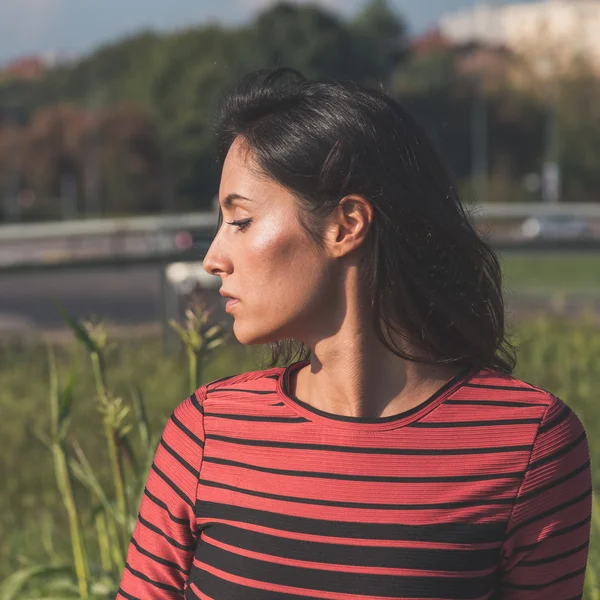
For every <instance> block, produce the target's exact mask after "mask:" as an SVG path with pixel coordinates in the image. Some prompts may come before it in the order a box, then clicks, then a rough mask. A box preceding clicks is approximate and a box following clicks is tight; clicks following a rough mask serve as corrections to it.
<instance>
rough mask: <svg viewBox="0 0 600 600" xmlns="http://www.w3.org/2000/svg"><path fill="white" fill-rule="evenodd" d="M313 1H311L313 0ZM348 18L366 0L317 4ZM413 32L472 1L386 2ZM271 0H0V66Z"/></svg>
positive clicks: (239, 17) (233, 17)
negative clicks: (17, 59)
mask: <svg viewBox="0 0 600 600" xmlns="http://www.w3.org/2000/svg"><path fill="white" fill-rule="evenodd" d="M296 1H297V2H302V1H305V0H296ZM313 1H314V0H313ZM316 1H317V3H318V4H321V5H322V6H324V7H327V8H330V9H333V10H335V11H337V12H339V13H340V14H343V15H348V16H349V15H351V14H353V13H354V12H355V11H356V10H358V9H359V8H360V6H361V5H363V4H364V1H365V0H316ZM390 2H391V3H392V4H393V5H394V7H395V8H396V9H397V10H398V11H399V12H400V14H402V15H403V16H404V17H405V18H406V20H407V22H408V24H409V27H410V29H411V31H412V32H413V33H418V32H421V31H423V30H426V29H427V28H429V27H431V26H432V25H434V24H435V22H436V20H437V18H438V17H439V16H440V15H441V14H443V13H445V12H451V11H453V10H456V9H458V8H461V7H465V6H466V7H468V6H469V5H470V4H472V3H473V2H474V0H390ZM271 3H272V0H0V63H6V62H7V61H9V60H12V59H14V58H16V57H19V56H23V55H27V54H33V53H43V52H60V53H66V54H73V55H80V54H82V53H86V52H89V51H90V50H92V49H94V48H95V47H97V46H100V45H102V44H103V43H105V42H107V41H111V40H114V39H117V38H119V37H122V36H124V35H127V34H131V33H133V32H135V31H137V30H140V29H148V28H151V29H158V30H170V29H176V28H180V27H185V26H189V25H194V24H198V23H202V22H206V21H209V20H212V21H215V20H218V21H220V22H222V23H225V24H234V23H242V22H244V21H247V20H248V19H250V18H251V17H252V14H253V13H254V12H255V11H256V10H259V9H262V8H265V7H266V6H267V5H269V4H271Z"/></svg>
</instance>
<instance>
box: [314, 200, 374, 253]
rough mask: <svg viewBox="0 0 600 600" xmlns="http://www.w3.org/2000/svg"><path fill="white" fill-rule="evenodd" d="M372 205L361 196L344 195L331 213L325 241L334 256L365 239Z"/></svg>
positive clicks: (371, 219)
mask: <svg viewBox="0 0 600 600" xmlns="http://www.w3.org/2000/svg"><path fill="white" fill-rule="evenodd" d="M373 212H374V211H373V206H372V205H371V203H370V202H369V201H368V200H367V199H365V198H364V197H363V196H357V195H354V194H353V195H350V196H345V197H344V198H342V199H341V200H340V202H339V204H338V205H337V206H336V208H335V210H334V211H333V212H332V213H331V215H330V217H329V219H330V222H329V225H328V227H327V230H326V235H325V241H326V244H327V247H328V248H329V251H330V252H331V254H332V255H333V256H335V257H341V256H345V255H346V254H349V253H350V252H352V251H353V250H356V249H357V248H359V247H360V246H361V245H362V244H363V243H364V241H365V239H366V237H367V235H368V233H369V230H370V228H371V223H372V222H373Z"/></svg>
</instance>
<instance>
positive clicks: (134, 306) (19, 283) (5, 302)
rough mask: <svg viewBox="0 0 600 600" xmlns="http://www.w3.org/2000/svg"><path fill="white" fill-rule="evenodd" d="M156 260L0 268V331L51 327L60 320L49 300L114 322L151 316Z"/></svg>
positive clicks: (156, 291) (156, 304) (157, 311)
mask: <svg viewBox="0 0 600 600" xmlns="http://www.w3.org/2000/svg"><path fill="white" fill-rule="evenodd" d="M160 292H161V270H160V268H158V267H156V266H135V267H122V268H115V267H106V268H95V269H93V270H84V269H73V270H68V271H56V270H49V271H45V272H36V273H31V272H28V273H3V272H2V271H0V331H33V330H39V329H53V328H56V327H60V326H61V325H62V324H63V321H62V318H61V316H60V314H59V313H58V311H57V310H56V307H55V302H60V303H61V304H63V305H64V306H65V307H66V308H67V310H68V311H69V312H71V313H72V314H73V315H75V316H77V317H89V316H90V315H97V316H100V317H102V318H103V319H104V318H105V319H107V320H110V321H114V322H115V323H120V324H134V325H135V324H141V323H149V322H156V321H158V320H160V318H161V314H162V312H161V311H162V307H161V293H160Z"/></svg>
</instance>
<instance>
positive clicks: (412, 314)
mask: <svg viewBox="0 0 600 600" xmlns="http://www.w3.org/2000/svg"><path fill="white" fill-rule="evenodd" d="M219 141H220V161H221V165H222V179H221V186H220V195H219V199H220V205H221V211H222V216H223V219H224V221H223V222H222V223H220V226H219V230H218V232H217V235H216V237H215V239H214V241H213V243H212V246H211V247H210V249H209V251H208V253H207V255H206V258H205V261H204V266H205V269H206V270H207V271H208V272H209V273H212V274H213V275H215V276H217V277H220V278H221V281H222V289H221V293H222V294H223V295H224V296H226V297H228V298H230V300H229V301H228V302H227V307H226V310H227V312H228V313H230V314H231V315H232V317H233V319H234V332H235V335H236V337H237V339H238V340H239V341H240V342H241V343H242V344H265V343H270V344H272V345H273V351H274V361H275V362H274V363H273V364H281V361H283V362H284V364H286V365H287V366H285V367H276V366H273V368H269V369H266V370H261V371H254V372H249V373H243V374H241V375H235V376H232V377H228V378H225V379H222V380H219V381H213V382H212V383H208V384H206V385H204V386H203V387H202V388H201V389H199V390H198V391H197V392H196V393H195V394H193V395H192V396H191V397H190V398H188V399H187V400H186V401H185V402H183V403H182V404H181V405H179V406H178V407H177V408H176V409H175V411H174V413H173V415H172V416H171V418H170V420H169V422H168V424H167V426H166V428H165V430H164V434H163V438H162V441H161V443H160V445H159V447H158V449H157V452H156V456H155V460H154V465H153V467H152V470H151V472H150V475H149V477H148V481H147V485H146V491H145V495H144V498H143V502H142V505H141V509H140V514H139V519H138V522H137V525H136V527H135V531H134V533H133V538H132V540H131V546H130V549H129V555H128V559H127V566H126V568H125V571H124V574H123V579H122V582H121V589H120V590H119V595H118V598H119V599H127V600H136V599H140V600H152V599H157V600H158V599H165V600H166V599H175V598H186V599H192V598H199V599H202V600H284V599H290V600H292V599H293V600H308V599H314V598H319V599H330V600H357V599H358V600H367V599H368V600H374V599H376V600H392V599H394V600H397V599H406V598H418V599H427V598H429V599H436V600H446V599H448V600H449V599H460V600H463V599H464V600H466V599H484V598H485V599H492V598H493V599H495V600H499V599H502V600H509V599H511V600H512V599H515V600H534V599H536V600H537V599H542V598H543V599H545V600H548V599H552V600H567V599H574V598H580V595H581V593H582V589H583V583H584V575H585V568H586V560H587V553H588V542H589V535H590V514H591V474H590V462H589V452H588V446H587V440H586V435H585V432H584V429H583V427H582V424H581V422H580V420H579V419H578V418H577V416H576V415H575V414H574V413H573V412H572V411H571V410H570V409H569V408H568V407H567V406H566V405H565V404H564V403H563V402H562V401H561V400H560V399H559V398H557V397H556V396H554V395H552V394H551V393H550V392H548V391H545V390H543V389H540V388H538V387H535V386H533V385H530V384H528V383H525V382H523V381H520V380H518V379H516V378H514V377H512V376H511V372H512V370H513V368H514V365H515V359H514V348H513V347H512V346H511V345H510V344H509V343H508V342H507V341H506V338H505V325H504V314H503V310H504V309H503V299H502V292H501V273H500V267H499V262H498V259H497V257H496V256H495V254H494V252H493V251H492V250H491V249H490V247H489V246H488V245H486V244H485V243H484V242H483V241H482V240H481V239H480V238H479V237H478V236H477V234H476V233H475V231H474V230H473V227H472V226H471V224H470V222H469V219H468V218H467V216H466V214H465V212H464V210H463V208H462V207H461V204H460V202H459V198H458V196H457V192H456V188H455V186H454V184H453V182H452V180H451V178H450V176H449V175H448V172H447V171H446V169H445V168H444V166H443V165H442V163H441V162H440V159H439V157H438V156H437V154H436V153H435V151H434V150H433V148H432V146H431V144H430V142H429V141H428V140H427V138H426V136H425V135H424V134H423V132H422V131H421V130H420V129H419V128H418V127H417V126H416V125H415V123H414V122H413V121H412V119H411V118H410V117H409V116H408V115H407V114H406V112H405V111H404V110H403V109H402V108H401V107H400V106H399V105H398V104H397V103H396V102H395V101H394V100H392V99H391V98H389V97H388V96H386V95H385V94H384V93H382V92H380V91H373V90H369V89H365V88H362V87H359V86H357V85H353V84H350V83H338V82H311V81H305V80H304V79H303V78H302V76H301V75H300V74H298V73H297V72H295V71H292V70H288V69H281V70H276V71H268V72H260V73H257V74H253V75H251V76H249V77H247V78H245V79H244V80H243V81H242V82H241V83H240V84H239V85H238V86H237V87H236V89H234V90H233V91H232V92H231V93H230V94H229V96H228V97H227V98H226V100H225V102H224V105H223V109H222V115H221V127H220V133H219ZM294 353H295V354H294ZM294 358H297V359H298V360H293V359H294ZM278 361H279V362H278Z"/></svg>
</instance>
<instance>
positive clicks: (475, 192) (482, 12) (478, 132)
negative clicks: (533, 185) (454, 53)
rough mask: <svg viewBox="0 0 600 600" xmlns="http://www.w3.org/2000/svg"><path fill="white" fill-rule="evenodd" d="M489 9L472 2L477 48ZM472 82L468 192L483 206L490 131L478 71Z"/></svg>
mask: <svg viewBox="0 0 600 600" xmlns="http://www.w3.org/2000/svg"><path fill="white" fill-rule="evenodd" d="M490 11H491V7H490V6H489V4H488V3H487V2H484V3H483V4H482V3H481V2H480V0H474V2H473V23H472V27H473V35H472V43H473V44H474V45H477V44H479V45H480V46H483V45H486V44H488V41H487V34H488V33H489V25H490V23H489V16H490ZM476 69H477V73H476V74H475V76H474V81H473V105H472V109H471V189H472V197H473V198H472V201H473V202H474V203H481V204H485V203H486V202H487V200H488V172H489V150H488V144H489V139H488V138H489V130H488V120H489V119H488V106H487V99H486V97H485V80H484V75H483V73H482V72H481V69H480V68H479V67H477V66H476Z"/></svg>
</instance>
